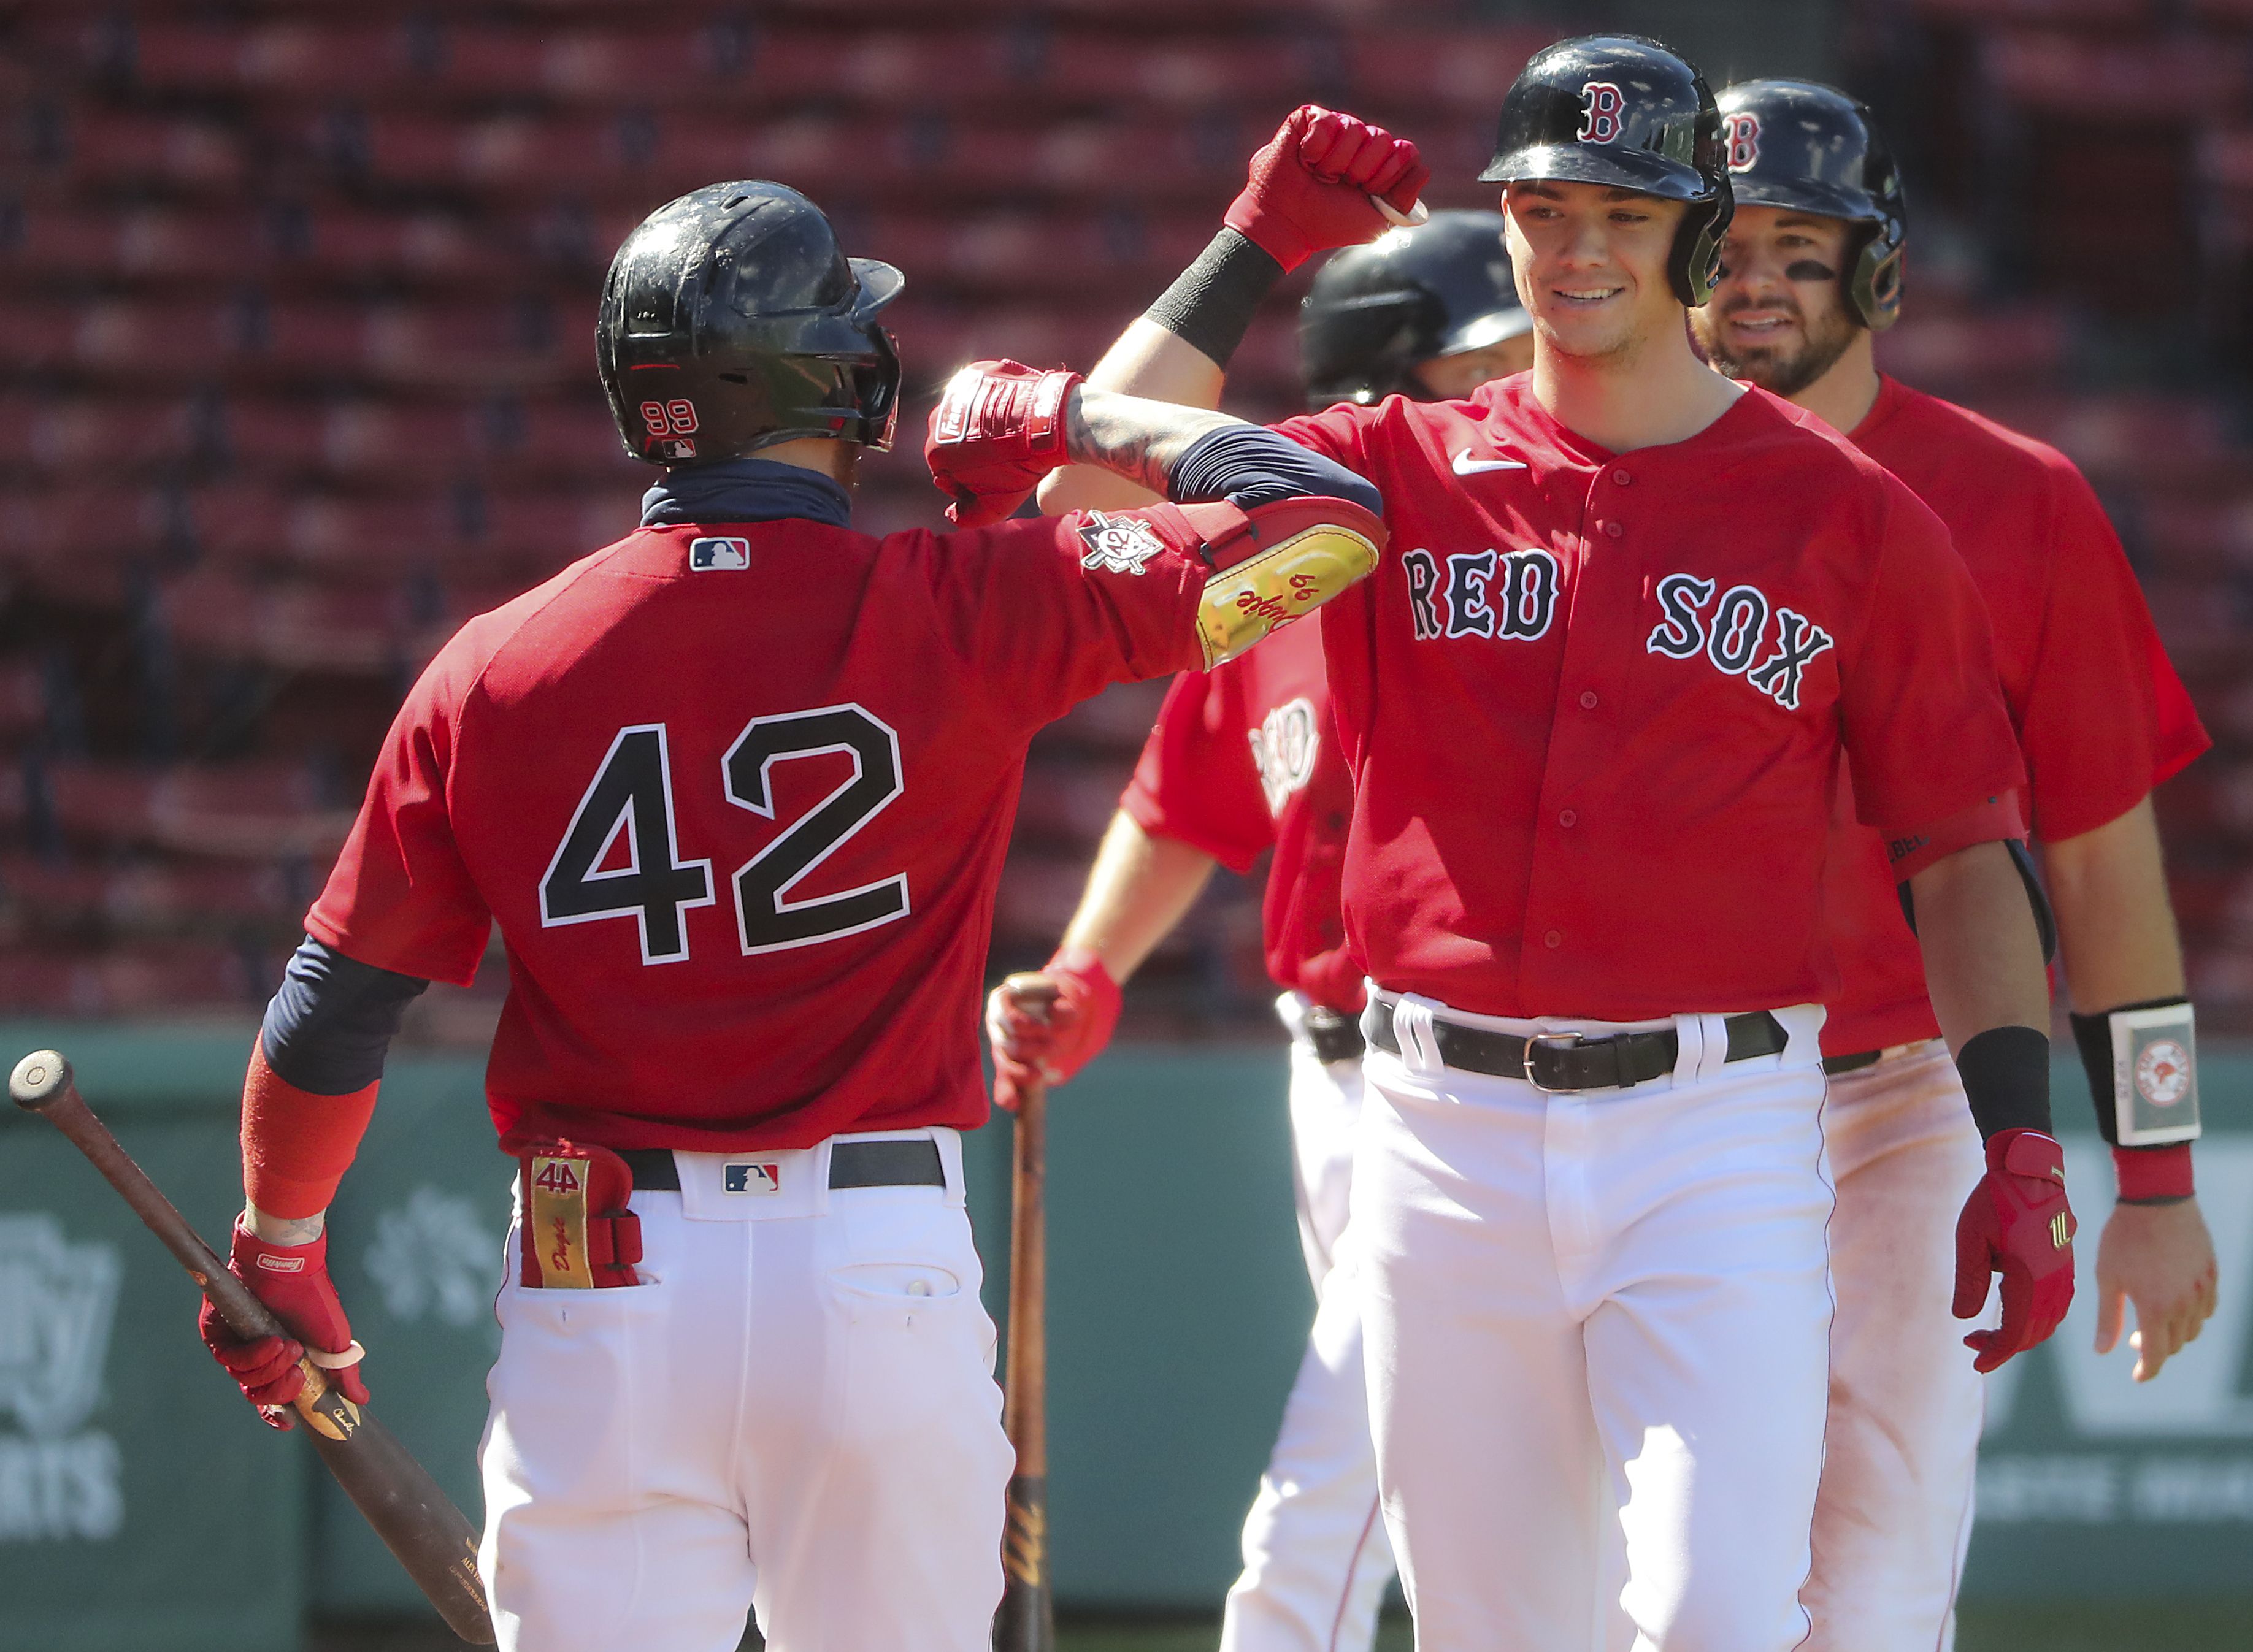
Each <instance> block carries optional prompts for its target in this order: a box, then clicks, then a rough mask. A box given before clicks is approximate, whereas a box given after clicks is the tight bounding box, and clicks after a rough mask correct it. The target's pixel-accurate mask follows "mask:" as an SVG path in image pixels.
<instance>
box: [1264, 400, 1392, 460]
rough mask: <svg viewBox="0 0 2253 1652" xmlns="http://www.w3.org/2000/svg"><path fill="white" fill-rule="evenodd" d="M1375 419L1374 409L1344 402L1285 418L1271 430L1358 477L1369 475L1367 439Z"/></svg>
mask: <svg viewBox="0 0 2253 1652" xmlns="http://www.w3.org/2000/svg"><path fill="white" fill-rule="evenodd" d="M1375 416H1376V409H1375V408H1364V407H1357V406H1356V405H1355V404H1354V403H1352V402H1350V401H1342V402H1340V403H1339V404H1338V405H1337V406H1336V407H1334V408H1325V409H1323V410H1322V412H1320V413H1302V414H1300V415H1298V416H1297V417H1296V418H1292V419H1286V420H1284V421H1283V422H1281V423H1280V424H1278V425H1275V426H1273V427H1272V428H1273V429H1274V430H1275V431H1276V432H1277V433H1278V434H1279V435H1282V436H1288V437H1290V438H1291V440H1292V441H1294V442H1295V443H1298V444H1299V445H1300V446H1301V447H1302V448H1305V449H1307V450H1308V451H1309V452H1314V453H1319V454H1321V455H1322V457H1324V458H1326V459H1335V460H1336V461H1337V462H1338V463H1339V464H1343V466H1345V468H1346V469H1347V470H1349V471H1352V472H1353V473H1354V474H1355V475H1356V476H1367V475H1368V474H1369V472H1368V471H1367V469H1365V468H1364V467H1365V466H1366V464H1367V463H1368V457H1369V453H1368V446H1367V443H1365V442H1364V436H1365V435H1366V434H1367V432H1368V429H1369V425H1370V421H1371V419H1372V418H1374V417H1375Z"/></svg>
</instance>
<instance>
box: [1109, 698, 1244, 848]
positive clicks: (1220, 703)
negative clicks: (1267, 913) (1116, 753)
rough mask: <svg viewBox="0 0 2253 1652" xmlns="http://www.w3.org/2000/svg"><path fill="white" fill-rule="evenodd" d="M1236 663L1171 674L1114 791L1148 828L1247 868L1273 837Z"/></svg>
mask: <svg viewBox="0 0 2253 1652" xmlns="http://www.w3.org/2000/svg"><path fill="white" fill-rule="evenodd" d="M1245 658H1247V659H1248V658H1249V656H1245ZM1242 664H1243V661H1242V660H1241V659H1236V660H1231V661H1230V662H1229V663H1228V664H1227V665H1225V666H1220V667H1219V668H1218V669H1217V670H1215V671H1210V672H1195V671H1185V672H1183V673H1182V674H1181V675H1180V676H1178V677H1176V678H1175V679H1174V683H1173V687H1171V688H1169V689H1168V690H1167V691H1166V703H1165V704H1164V705H1163V706H1161V707H1160V708H1158V721H1157V722H1156V723H1155V724H1154V725H1153V726H1152V728H1151V729H1150V737H1149V739H1148V740H1147V741H1146V742H1144V743H1143V746H1142V756H1141V761H1140V762H1139V763H1136V764H1135V765H1134V777H1133V779H1132V780H1130V781H1128V782H1127V784H1126V793H1125V795H1123V796H1122V797H1121V798H1120V799H1119V806H1120V808H1121V809H1123V810H1125V811H1126V813H1127V815H1128V816H1129V817H1130V818H1131V819H1133V822H1134V824H1135V825H1137V826H1140V827H1141V828H1142V830H1143V831H1145V832H1147V833H1149V834H1150V835H1151V836H1153V837H1158V838H1172V839H1174V840H1176V841H1178V842H1182V843H1186V844H1188V845H1189V847H1191V848H1193V849H1202V850H1203V851H1204V853H1205V854H1209V855H1210V856H1212V858H1213V859H1214V860H1216V861H1219V862H1220V863H1221V864H1222V865H1223V866H1224V867H1227V868H1229V869H1230V870H1231V871H1234V872H1245V871H1248V870H1250V869H1251V866H1252V861H1255V860H1256V859H1258V858H1259V852H1260V851H1261V850H1262V849H1265V848H1266V847H1268V846H1269V845H1270V844H1272V843H1273V842H1274V841H1275V821H1274V817H1273V816H1272V815H1270V814H1269V813H1268V812H1267V803H1266V794H1265V793H1264V792H1263V791H1261V790H1260V786H1259V770H1258V769H1257V768H1256V767H1255V765H1254V764H1253V763H1252V742H1251V738H1250V735H1249V731H1248V730H1247V729H1246V728H1245V713H1244V696H1243V694H1242V687H1243V676H1242V672H1241V671H1240V669H1239V667H1240V666H1242Z"/></svg>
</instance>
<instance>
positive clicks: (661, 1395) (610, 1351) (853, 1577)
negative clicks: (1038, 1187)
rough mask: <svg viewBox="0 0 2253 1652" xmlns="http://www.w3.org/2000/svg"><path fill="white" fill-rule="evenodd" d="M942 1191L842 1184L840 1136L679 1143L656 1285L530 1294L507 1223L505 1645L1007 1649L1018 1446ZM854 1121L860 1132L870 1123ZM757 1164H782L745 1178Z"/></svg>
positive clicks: (490, 1581) (644, 1210)
mask: <svg viewBox="0 0 2253 1652" xmlns="http://www.w3.org/2000/svg"><path fill="white" fill-rule="evenodd" d="M876 1134H877V1137H878V1138H879V1139H882V1138H885V1137H889V1138H890V1139H893V1140H898V1139H900V1138H902V1137H903V1136H928V1137H931V1138H934V1139H935V1140H937V1141H938V1146H939V1150H940V1154H941V1156H942V1160H943V1162H944V1165H945V1173H946V1185H945V1187H944V1188H936V1187H903V1188H889V1187H880V1188H839V1189H834V1190H833V1189H832V1188H830V1186H829V1163H828V1155H829V1146H830V1144H829V1143H827V1142H825V1143H823V1144H821V1145H820V1146H819V1147H810V1148H806V1149H803V1150H800V1151H797V1152H790V1153H766V1152H763V1153H758V1154H687V1153H683V1154H675V1155H674V1157H675V1160H676V1161H677V1163H678V1164H679V1167H680V1183H681V1187H680V1192H678V1193H672V1192H651V1191H638V1192H636V1193H635V1194H634V1195H633V1202H632V1208H633V1209H634V1211H635V1213H636V1214H637V1215H638V1216H640V1218H641V1228H642V1244H643V1251H644V1258H645V1259H644V1261H643V1263H642V1264H641V1267H640V1272H641V1274H642V1277H643V1279H644V1280H645V1282H644V1283H643V1284H641V1285H639V1286H628V1287H624V1288H621V1289H614V1290H540V1289H527V1288H526V1287H525V1286H524V1285H523V1284H522V1283H521V1280H520V1277H519V1271H518V1268H517V1266H516V1261H515V1258H516V1254H517V1251H516V1237H515V1232H514V1230H513V1228H512V1230H511V1234H510V1238H509V1248H508V1258H509V1276H508V1282H507V1283H506V1285H504V1286H502V1288H501V1292H500V1297H499V1304H498V1310H499V1317H500V1323H501V1345H500V1357H499V1361H498V1363H495V1365H494V1366H493V1369H492V1377H490V1378H489V1380H488V1383H487V1390H488V1392H489V1393H490V1394H491V1397H492V1414H491V1417H490V1419H489V1420H488V1422H487V1424H486V1426H485V1442H484V1444H483V1445H482V1446H480V1447H479V1451H478V1461H479V1466H480V1468H481V1471H482V1473H483V1475H484V1480H485V1541H484V1544H483V1545H482V1546H481V1547H480V1549H479V1551H478V1569H479V1571H480V1572H482V1573H483V1575H484V1578H485V1588H486V1591H487V1593H488V1595H489V1596H490V1598H491V1600H492V1616H493V1626H494V1628H496V1629H497V1630H498V1631H499V1642H500V1647H501V1649H502V1652H582V1649H583V1652H617V1649H619V1648H622V1647H663V1648H666V1649H667V1652H734V1649H735V1647H736V1644H737V1642H739V1641H740V1640H741V1638H742V1636H743V1621H744V1614H745V1613H746V1612H747V1611H748V1610H750V1609H751V1608H752V1607H753V1606H754V1605H755V1604H756V1607H757V1613H758V1620H759V1625H760V1628H762V1629H763V1630H764V1633H765V1635H766V1638H767V1645H768V1646H769V1647H770V1648H771V1649H772V1652H868V1649H871V1648H878V1647H881V1648H884V1649H887V1652H891V1649H902V1652H984V1649H986V1648H987V1645H988V1644H989V1638H990V1635H991V1630H992V1621H993V1615H994V1607H995V1606H996V1605H997V1604H998V1603H999V1601H1000V1600H1001V1522H1002V1504H1003V1497H1004V1494H1005V1489H1006V1488H1007V1485H1008V1478H1009V1472H1010V1468H1011V1466H1012V1463H1013V1461H1014V1456H1013V1453H1011V1451H1010V1449H1009V1444H1008V1439H1007V1438H1006V1437H1005V1436H1004V1435H1003V1434H1002V1432H1001V1391H1000V1389H999V1388H998V1387H996V1386H995V1384H994V1326H993V1323H992V1321H989V1320H988V1319H987V1316H986V1312H985V1309H984V1308H983V1307H981V1306H980V1302H979V1300H978V1287H979V1281H980V1268H979V1263H978V1253H977V1251H976V1249H975V1248H974V1247H973V1244H972V1243H971V1237H970V1223H969V1221H968V1218H967V1216H966V1215H965V1213H964V1209H963V1202H962V1187H963V1182H962V1147H961V1142H960V1140H959V1138H958V1137H957V1136H956V1134H955V1133H954V1132H952V1131H951V1130H932V1131H920V1132H917V1131H911V1132H882V1133H876ZM867 1139H869V1138H865V1137H853V1138H847V1137H840V1138H837V1140H867ZM747 1159H749V1160H756V1161H757V1162H759V1163H761V1164H771V1165H775V1166H776V1167H777V1171H776V1173H775V1175H773V1177H772V1181H774V1183H775V1184H776V1185H775V1187H774V1188H773V1190H771V1191H768V1192H760V1191H758V1190H757V1189H758V1188H760V1187H761V1186H763V1185H764V1181H765V1180H766V1178H764V1177H754V1178H743V1177H741V1176H739V1177H737V1178H736V1180H737V1181H739V1182H743V1183H746V1184H747V1185H748V1186H749V1187H750V1188H751V1191H750V1192H737V1193H732V1194H731V1193H729V1192H728V1191H726V1187H727V1177H726V1176H725V1174H724V1169H725V1167H726V1166H727V1165H729V1164H730V1163H735V1164H742V1163H743V1162H744V1161H746V1160H747Z"/></svg>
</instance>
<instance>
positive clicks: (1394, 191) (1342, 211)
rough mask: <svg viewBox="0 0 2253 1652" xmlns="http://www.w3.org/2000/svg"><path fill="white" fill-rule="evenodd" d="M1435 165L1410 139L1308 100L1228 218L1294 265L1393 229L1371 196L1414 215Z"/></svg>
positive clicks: (1280, 131) (1266, 152)
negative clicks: (1411, 209) (1430, 165)
mask: <svg viewBox="0 0 2253 1652" xmlns="http://www.w3.org/2000/svg"><path fill="white" fill-rule="evenodd" d="M1431 177H1432V169H1431V168H1430V167H1428V166H1426V165H1425V164H1424V158H1423V157H1422V156H1420V155H1419V154H1418V153H1417V152H1416V146H1415V145H1414V144H1413V143H1410V142H1409V141H1408V140H1407V139H1406V138H1405V137H1395V136H1392V133H1390V132H1388V131H1386V130H1385V129H1384V128H1383V127H1381V126H1371V125H1370V124H1369V122H1366V121H1362V120H1357V119H1356V118H1355V117H1354V116H1352V115H1340V114H1338V113H1336V111H1335V110H1332V109H1326V108H1322V106H1321V105H1319V104H1315V103H1305V104H1301V105H1300V107H1299V108H1295V109H1294V110H1292V111H1291V113H1290V115H1288V116H1287V118H1286V119H1285V120H1284V122H1283V124H1282V125H1281V126H1280V127H1279V128H1277V129H1276V132H1275V136H1273V138H1272V139H1270V140H1269V141H1268V143H1267V146H1266V148H1265V149H1263V150H1260V151H1259V153H1258V154H1257V155H1254V156H1253V157H1252V177H1251V180H1250V181H1249V182H1248V183H1246V184H1245V186H1244V192H1243V193H1242V194H1240V195H1238V197H1237V198H1236V199H1235V200H1234V201H1233V202H1232V203H1231V205H1230V206H1229V209H1228V213H1227V215H1226V217H1225V218H1224V220H1222V221H1223V222H1224V223H1226V224H1227V225H1228V227H1230V228H1231V229H1233V230H1237V231H1238V232H1239V233H1241V234H1243V235H1245V237H1246V238H1247V239H1249V240H1252V241H1253V242H1254V243H1256V244H1257V245H1258V246H1259V247H1260V249H1261V250H1262V251H1264V252H1266V254H1267V255H1268V256H1269V257H1271V258H1273V260H1274V261H1276V262H1277V263H1279V264H1280V265H1282V266H1283V268H1285V269H1286V270H1291V269H1295V268H1298V266H1299V265H1301V264H1302V263H1304V262H1306V261H1307V260H1308V258H1310V257H1312V256H1313V255H1314V254H1316V253H1318V252H1321V251H1322V250H1323V249H1324V248H1325V247H1357V246H1359V245H1360V244H1361V243H1362V242H1364V241H1366V240H1375V239H1376V238H1377V236H1378V234H1380V233H1381V232H1382V231H1383V230H1384V229H1385V221H1386V220H1385V214H1384V213H1381V212H1379V211H1378V208H1377V206H1375V205H1374V203H1373V201H1372V199H1371V198H1372V197H1374V198H1375V199H1377V200H1382V201H1384V202H1385V203H1386V204H1387V205H1389V206H1392V208H1393V209H1394V210H1395V211H1396V212H1399V213H1403V214H1406V213H1407V212H1408V210H1409V209H1410V208H1411V207H1412V206H1415V204H1416V198H1417V197H1418V196H1419V195H1420V194H1421V193H1423V190H1424V185H1426V183H1427V182H1429V181H1430V179H1431Z"/></svg>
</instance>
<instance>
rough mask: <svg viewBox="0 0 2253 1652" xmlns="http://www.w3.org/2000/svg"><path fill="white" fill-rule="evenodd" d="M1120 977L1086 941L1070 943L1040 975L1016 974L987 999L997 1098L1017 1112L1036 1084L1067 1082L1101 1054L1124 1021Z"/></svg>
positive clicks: (989, 1040)
mask: <svg viewBox="0 0 2253 1652" xmlns="http://www.w3.org/2000/svg"><path fill="white" fill-rule="evenodd" d="M1119 1001H1120V994H1119V983H1118V982H1117V981H1114V980H1113V979H1111V972H1110V971H1109V970H1108V969H1106V968H1105V967H1104V964H1103V960H1102V959H1101V958H1098V957H1097V956H1096V955H1095V954H1094V953H1093V952H1092V951H1089V950H1088V949H1087V948H1085V947H1084V946H1071V947H1066V948H1065V949H1064V951H1060V952H1058V953H1057V955H1056V956H1055V957H1054V958H1050V960H1049V961H1048V963H1047V965H1045V966H1044V967H1043V969H1042V970H1041V971H1040V972H1039V973H1038V974H1034V975H1012V976H1011V977H1009V979H1008V980H1006V981H1003V982H1002V983H1001V985H1000V986H997V987H995V988H994V990H993V992H992V993H989V994H988V995H987V1000H986V1036H987V1040H988V1042H991V1043H992V1045H993V1047H994V1101H995V1102H996V1103H997V1104H998V1105H1001V1107H1003V1108H1006V1109H1008V1111H1010V1112H1015V1111H1016V1106H1017V1097H1018V1095H1019V1094H1020V1093H1021V1092H1022V1091H1023V1090H1024V1089H1025V1087H1026V1086H1027V1085H1029V1084H1064V1083H1065V1082H1067V1081H1068V1080H1069V1079H1071V1077H1072V1076H1073V1075H1074V1074H1076V1073H1078V1071H1079V1070H1080V1069H1081V1068H1083V1067H1085V1066H1086V1065H1087V1063H1090V1062H1092V1061H1093V1060H1094V1059H1095V1058H1096V1056H1099V1055H1100V1054H1101V1053H1102V1051H1103V1047H1104V1046H1105V1045H1106V1044H1107V1043H1109V1042H1111V1035H1112V1034H1113V1032H1114V1031H1116V1030H1117V1029H1118V1026H1119Z"/></svg>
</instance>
